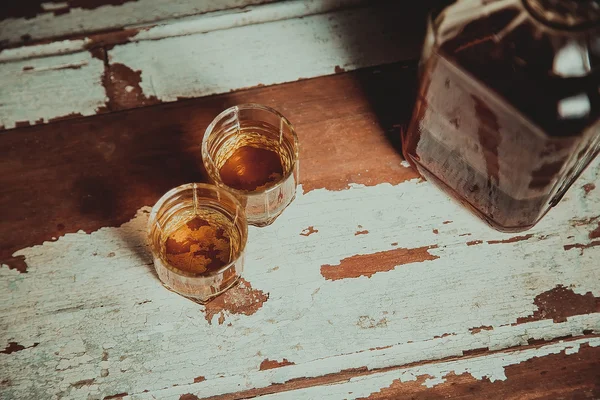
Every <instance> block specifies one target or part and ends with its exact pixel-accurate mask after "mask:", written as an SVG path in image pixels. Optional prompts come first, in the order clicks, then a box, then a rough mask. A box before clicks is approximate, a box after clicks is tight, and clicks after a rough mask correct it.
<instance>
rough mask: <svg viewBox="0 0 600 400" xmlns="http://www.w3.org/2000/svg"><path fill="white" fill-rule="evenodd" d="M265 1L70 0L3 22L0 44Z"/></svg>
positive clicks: (0, 22)
mask: <svg viewBox="0 0 600 400" xmlns="http://www.w3.org/2000/svg"><path fill="white" fill-rule="evenodd" d="M269 1H272V0H219V1H218V2H214V1H194V0H168V1H165V0H136V1H131V0H129V1H121V0H117V1H113V0H103V1H95V2H94V3H96V4H95V7H85V6H84V3H86V1H80V2H79V4H77V3H75V2H74V1H72V0H71V1H69V3H75V4H73V6H71V7H70V8H66V9H65V8H61V9H60V10H43V9H41V10H40V11H41V12H40V13H39V14H38V15H35V16H29V18H26V17H21V18H19V17H17V18H7V19H4V20H2V21H0V32H2V37H0V40H3V41H6V43H9V44H14V43H20V42H21V41H22V40H23V37H27V38H28V40H39V39H46V38H53V37H58V36H65V35H73V34H78V33H87V32H94V31H100V30H108V29H115V28H122V27H127V26H130V25H138V24H148V23H152V22H156V21H161V20H165V19H169V18H177V17H182V16H186V15H193V14H202V13H207V12H211V11H217V10H224V9H228V8H233V7H243V6H247V5H251V4H259V3H267V2H269ZM49 3H50V2H49ZM88 3H89V1H88ZM111 3H112V4H111ZM119 3H123V4H119ZM29 8H32V7H29ZM56 14H58V15H56Z"/></svg>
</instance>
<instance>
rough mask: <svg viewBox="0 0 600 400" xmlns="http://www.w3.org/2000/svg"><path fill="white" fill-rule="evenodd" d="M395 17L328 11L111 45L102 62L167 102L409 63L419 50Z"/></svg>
mask: <svg viewBox="0 0 600 400" xmlns="http://www.w3.org/2000/svg"><path fill="white" fill-rule="evenodd" d="M396 14H398V13H396ZM423 16H424V13H423ZM401 17H402V15H394V14H392V15H390V6H389V5H388V6H385V5H384V6H378V7H374V6H372V7H367V8H357V9H350V10H344V11H336V12H331V13H325V14H319V15H312V16H307V17H304V18H295V19H288V20H283V21H274V22H268V23H262V24H257V25H248V26H241V27H237V28H232V29H226V30H217V31H212V32H208V33H204V34H191V35H188V36H181V37H171V38H166V39H161V40H148V41H142V42H136V43H130V44H125V45H119V46H115V47H114V48H113V49H112V50H110V51H109V59H110V62H111V63H119V64H123V65H126V66H127V67H129V68H130V69H132V70H134V71H142V72H141V83H140V86H141V88H142V90H143V93H144V95H145V96H147V97H151V96H155V97H156V98H158V99H159V100H161V101H175V100H177V99H178V98H181V97H199V96H207V95H211V94H216V93H224V92H228V91H230V90H236V89H240V88H246V87H252V86H256V85H257V84H259V83H260V84H263V85H271V84H276V83H282V82H290V81H295V80H297V79H299V78H312V77H317V76H322V75H330V74H332V73H334V67H335V66H336V65H338V66H342V67H343V68H344V69H345V70H353V69H356V68H362V67H368V66H372V65H379V64H386V63H391V62H395V61H400V60H406V59H412V58H414V57H416V56H417V55H418V52H419V48H420V43H418V42H416V41H412V40H410V39H409V38H410V37H413V35H416V34H417V32H415V29H416V28H415V24H414V22H413V23H412V24H410V23H409V24H407V26H406V27H405V28H403V29H397V27H402V26H403V25H402V24H401V23H400V21H398V20H397V18H401ZM405 18H407V17H405ZM411 18H413V21H414V18H416V17H415V16H414V15H411ZM356 26H361V30H360V32H358V31H357V30H356V29H355V27H356ZM394 27H396V29H394ZM248 48H252V51H251V52H248V51H245V49H248Z"/></svg>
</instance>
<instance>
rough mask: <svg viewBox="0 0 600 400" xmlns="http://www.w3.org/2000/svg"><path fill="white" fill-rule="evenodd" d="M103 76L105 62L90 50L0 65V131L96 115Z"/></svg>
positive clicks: (102, 96)
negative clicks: (66, 118) (65, 118)
mask: <svg viewBox="0 0 600 400" xmlns="http://www.w3.org/2000/svg"><path fill="white" fill-rule="evenodd" d="M103 75H104V60H102V59H98V58H95V57H93V56H92V54H90V53H89V52H87V51H86V52H79V53H74V54H67V55H61V56H53V57H47V58H37V59H31V60H24V61H16V62H11V63H3V64H0V130H2V129H10V128H14V127H16V126H27V125H34V124H41V123H46V122H49V121H52V120H54V119H57V118H62V117H72V116H73V115H75V116H84V115H95V114H96V113H97V112H98V110H99V109H101V108H103V107H104V106H105V103H106V101H107V97H106V91H105V89H104V86H102V77H103Z"/></svg>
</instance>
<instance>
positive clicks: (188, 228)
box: [165, 217, 231, 274]
mask: <svg viewBox="0 0 600 400" xmlns="http://www.w3.org/2000/svg"><path fill="white" fill-rule="evenodd" d="M165 258H166V260H167V262H168V263H169V264H170V265H171V266H172V267H174V268H176V269H178V270H180V271H184V272H189V273H193V274H204V273H208V272H211V271H216V270H218V269H219V268H221V267H223V266H225V265H227V264H228V263H229V262H230V261H231V238H230V237H229V235H228V233H227V231H226V229H224V227H223V226H219V224H218V223H216V221H211V220H209V219H204V218H201V217H195V218H194V219H192V220H190V221H188V222H186V223H184V224H181V225H179V226H178V227H177V228H175V230H174V231H173V232H172V233H171V234H170V235H168V237H167V239H166V241H165Z"/></svg>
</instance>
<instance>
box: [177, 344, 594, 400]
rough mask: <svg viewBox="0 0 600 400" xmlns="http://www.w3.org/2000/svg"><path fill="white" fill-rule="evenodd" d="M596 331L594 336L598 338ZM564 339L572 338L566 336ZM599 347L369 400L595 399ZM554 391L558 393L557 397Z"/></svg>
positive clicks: (225, 398) (236, 396)
mask: <svg viewBox="0 0 600 400" xmlns="http://www.w3.org/2000/svg"><path fill="white" fill-rule="evenodd" d="M594 336H597V335H590V337H594ZM564 339H565V340H566V341H569V340H572V339H574V338H564ZM544 344H548V342H544V341H541V342H540V343H535V344H530V345H526V346H518V347H515V348H512V349H506V350H503V351H500V352H498V351H487V352H485V354H483V355H481V354H477V355H465V356H463V358H464V357H468V358H478V357H485V356H487V355H490V354H494V353H510V352H513V351H522V350H525V349H532V348H539V347H541V346H543V345H544ZM455 359H457V358H456V357H448V358H446V359H443V360H436V361H424V362H418V363H412V364H408V365H403V366H398V367H388V368H381V369H368V368H366V367H364V368H356V369H351V370H344V371H340V372H339V373H336V374H328V375H323V376H319V377H314V378H302V379H294V380H291V381H287V382H285V383H282V384H277V385H271V386H268V387H264V388H259V389H249V390H244V391H240V392H236V393H229V394H226V395H222V396H211V397H198V396H196V395H194V394H191V393H188V394H184V395H182V396H181V397H180V399H179V400H241V399H250V398H255V397H259V396H264V395H266V394H271V393H280V392H286V391H294V390H298V389H303V388H308V387H313V386H325V387H326V386H327V385H332V384H336V383H341V382H348V381H350V379H352V378H357V377H363V376H368V375H373V374H376V373H379V372H384V371H391V370H400V369H402V368H407V367H412V366H416V365H426V364H431V363H440V362H444V361H452V360H455ZM599 368H600V347H591V346H588V345H583V346H581V348H580V350H579V352H578V353H575V354H565V352H564V351H562V352H560V353H558V354H551V355H548V356H544V357H534V358H532V359H529V360H527V361H525V362H523V363H521V364H516V365H512V366H509V367H508V368H506V369H505V373H506V376H507V379H506V380H505V381H496V382H493V383H492V382H490V381H489V379H487V378H484V379H482V380H477V379H475V378H473V377H472V375H470V374H461V375H458V376H457V375H455V374H454V373H450V374H449V375H447V376H446V377H445V379H446V382H444V383H442V384H438V385H436V386H434V387H432V388H429V387H427V386H425V385H423V382H424V381H425V380H426V379H427V378H428V376H426V375H424V376H419V377H418V379H417V380H416V381H412V382H400V381H399V380H398V381H394V382H393V383H392V385H390V386H389V387H387V388H383V389H381V390H380V391H379V392H375V393H372V394H371V395H370V396H368V397H367V399H375V400H384V399H385V400H387V399H389V400H392V399H393V400H404V399H411V400H413V399H447V398H459V399H483V398H492V399H514V400H516V399H548V400H550V399H565V400H566V399H596V398H598V396H599V395H600V375H599V374H598V370H599ZM553 396H554V397H553Z"/></svg>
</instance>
